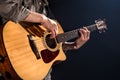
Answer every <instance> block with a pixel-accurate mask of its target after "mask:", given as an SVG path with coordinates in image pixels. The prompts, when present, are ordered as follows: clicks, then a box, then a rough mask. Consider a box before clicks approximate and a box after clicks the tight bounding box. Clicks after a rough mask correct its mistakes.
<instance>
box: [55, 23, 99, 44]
mask: <svg viewBox="0 0 120 80" xmlns="http://www.w3.org/2000/svg"><path fill="white" fill-rule="evenodd" d="M87 29H88V30H90V31H95V30H97V25H96V24H93V25H90V26H87ZM79 30H80V28H78V29H75V30H72V31H68V32H65V33H61V34H58V35H57V36H56V39H57V42H58V43H60V42H66V41H68V40H71V39H74V38H77V37H79V36H80V34H79Z"/></svg>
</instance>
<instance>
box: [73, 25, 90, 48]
mask: <svg viewBox="0 0 120 80" xmlns="http://www.w3.org/2000/svg"><path fill="white" fill-rule="evenodd" d="M79 32H80V34H81V36H80V37H79V38H78V39H77V40H76V41H75V43H74V49H79V48H80V47H81V46H83V45H84V44H85V43H86V42H87V41H88V40H89V38H90V31H89V30H88V29H87V28H86V27H83V28H81V29H80V30H79Z"/></svg>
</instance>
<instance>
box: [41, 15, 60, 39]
mask: <svg viewBox="0 0 120 80" xmlns="http://www.w3.org/2000/svg"><path fill="white" fill-rule="evenodd" d="M43 21H44V22H42V23H41V24H42V25H43V26H44V27H45V28H46V29H47V30H48V32H51V36H50V38H55V36H56V35H57V33H58V25H57V23H56V22H55V21H54V20H52V19H50V18H47V17H46V16H44V18H43Z"/></svg>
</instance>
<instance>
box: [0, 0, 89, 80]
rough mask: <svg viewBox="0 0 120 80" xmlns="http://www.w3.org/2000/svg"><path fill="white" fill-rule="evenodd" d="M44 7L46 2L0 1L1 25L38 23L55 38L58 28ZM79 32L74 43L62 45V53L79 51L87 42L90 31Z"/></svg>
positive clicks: (25, 0)
mask: <svg viewBox="0 0 120 80" xmlns="http://www.w3.org/2000/svg"><path fill="white" fill-rule="evenodd" d="M45 6H48V1H47V0H1V1H0V16H1V17H2V20H3V23H5V22H7V21H9V20H12V21H14V22H32V23H40V24H42V25H43V26H44V27H45V28H46V29H47V30H48V31H49V32H51V36H50V37H51V38H55V37H56V35H57V31H58V26H57V23H56V22H55V21H54V20H52V19H50V18H49V17H48V16H47V10H46V8H45ZM3 8H4V9H3ZM79 32H80V34H81V37H80V38H78V39H76V40H75V42H65V43H64V46H63V47H64V51H66V50H74V49H79V48H80V47H81V46H83V45H84V44H85V43H86V42H87V41H88V40H89V37H90V31H88V29H87V28H85V27H84V28H81V29H80V30H79ZM50 72H51V71H50ZM45 80H51V77H50V73H49V74H48V76H46V78H45Z"/></svg>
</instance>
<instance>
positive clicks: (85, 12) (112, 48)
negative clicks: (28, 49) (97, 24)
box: [49, 0, 120, 80]
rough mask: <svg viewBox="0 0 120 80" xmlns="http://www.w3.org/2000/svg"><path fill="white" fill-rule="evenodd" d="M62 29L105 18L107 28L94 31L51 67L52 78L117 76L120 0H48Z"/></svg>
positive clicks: (116, 79) (119, 79) (105, 79)
mask: <svg viewBox="0 0 120 80" xmlns="http://www.w3.org/2000/svg"><path fill="white" fill-rule="evenodd" d="M49 3H50V8H51V10H52V12H53V13H54V15H55V17H56V19H57V20H58V21H59V23H60V24H61V26H62V27H63V29H64V31H69V30H73V29H76V28H80V27H82V26H86V25H89V24H94V21H95V20H97V19H106V24H107V27H108V30H107V31H106V33H102V34H99V33H98V32H93V33H92V34H91V38H90V40H89V41H88V42H87V43H86V44H85V45H84V46H83V47H82V48H80V49H79V50H77V51H68V52H67V53H66V56H67V60H66V61H65V62H62V63H60V64H58V65H56V66H54V67H53V72H52V78H53V80H120V47H119V46H120V42H119V41H120V31H119V29H120V25H119V23H120V20H119V19H120V0H49Z"/></svg>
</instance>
